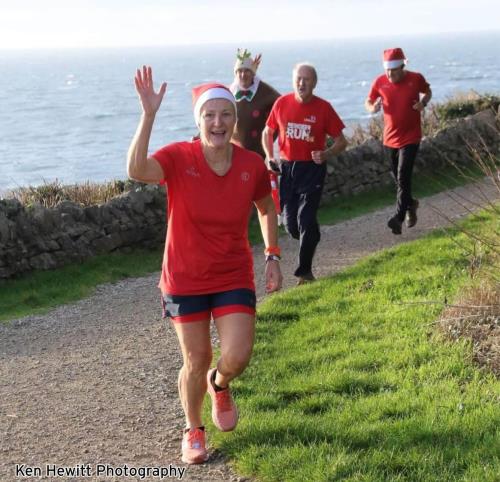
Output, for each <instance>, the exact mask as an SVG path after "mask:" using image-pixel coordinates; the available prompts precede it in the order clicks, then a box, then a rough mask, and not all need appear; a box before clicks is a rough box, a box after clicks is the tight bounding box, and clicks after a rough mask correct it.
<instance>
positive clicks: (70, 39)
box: [0, 0, 500, 49]
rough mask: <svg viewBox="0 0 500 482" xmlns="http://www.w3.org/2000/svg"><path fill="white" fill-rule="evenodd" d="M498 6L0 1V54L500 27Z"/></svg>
mask: <svg viewBox="0 0 500 482" xmlns="http://www.w3.org/2000/svg"><path fill="white" fill-rule="evenodd" d="M499 24H500V0H342V1H341V0H300V1H298V0H247V1H246V2H242V1H238V0H233V1H226V0H223V1H217V0H212V1H206V0H197V1H196V0H15V1H14V2H12V1H11V0H0V49H18V48H61V47H62V48H68V47H118V46H144V45H172V44H200V43H219V42H223V43H235V42H236V43H241V42H245V41H247V42H248V41H252V42H259V41H273V40H275V41H279V40H302V39H328V38H337V37H371V36H388V35H401V34H410V35H413V34H422V33H440V32H464V31H483V30H498V29H500V25H499Z"/></svg>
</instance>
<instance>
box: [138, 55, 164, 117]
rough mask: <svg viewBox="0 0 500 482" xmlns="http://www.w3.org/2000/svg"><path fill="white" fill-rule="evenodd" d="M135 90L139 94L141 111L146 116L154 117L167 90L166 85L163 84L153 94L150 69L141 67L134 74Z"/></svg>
mask: <svg viewBox="0 0 500 482" xmlns="http://www.w3.org/2000/svg"><path fill="white" fill-rule="evenodd" d="M134 80H135V90H136V91H137V94H139V98H140V100H141V105H142V110H143V112H144V114H146V115H152V116H154V115H155V114H156V113H157V112H158V109H159V108H160V105H161V101H162V100H163V96H164V95H165V91H166V90H167V83H166V82H163V84H161V86H160V90H159V91H158V92H155V90H154V86H153V71H152V69H151V67H149V66H148V67H147V66H145V65H143V67H142V71H141V69H137V72H136V74H135V78H134Z"/></svg>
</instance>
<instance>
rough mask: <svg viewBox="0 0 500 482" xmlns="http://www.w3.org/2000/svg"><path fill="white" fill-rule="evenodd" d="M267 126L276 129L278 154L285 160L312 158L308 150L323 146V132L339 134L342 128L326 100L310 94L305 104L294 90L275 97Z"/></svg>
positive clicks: (342, 124)
mask: <svg viewBox="0 0 500 482" xmlns="http://www.w3.org/2000/svg"><path fill="white" fill-rule="evenodd" d="M266 125H267V126H269V127H270V128H271V129H273V130H278V131H279V137H278V143H279V146H280V156H281V158H282V159H286V160H288V161H310V160H312V157H311V151H322V150H324V149H325V140H326V135H327V134H329V135H330V136H332V137H338V136H339V135H340V134H341V133H342V129H344V127H345V126H344V123H343V122H342V121H341V119H340V117H339V116H338V115H337V113H336V112H335V110H334V109H333V107H332V106H331V104H330V103H329V102H327V101H326V100H323V99H321V98H320V97H316V96H313V98H312V99H311V101H310V102H306V103H305V104H304V103H301V102H298V101H297V100H296V99H295V95H294V94H293V93H291V94H286V95H282V96H281V97H280V98H279V99H278V100H276V102H275V103H274V106H273V108H272V110H271V113H270V114H269V117H268V119H267V122H266Z"/></svg>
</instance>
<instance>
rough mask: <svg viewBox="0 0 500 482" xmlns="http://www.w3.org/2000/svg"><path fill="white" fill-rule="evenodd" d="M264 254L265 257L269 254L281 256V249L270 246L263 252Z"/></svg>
mask: <svg viewBox="0 0 500 482" xmlns="http://www.w3.org/2000/svg"><path fill="white" fill-rule="evenodd" d="M264 254H265V255H266V256H267V255H269V254H275V255H276V256H281V249H280V248H279V246H270V247H269V248H266V249H265V250H264Z"/></svg>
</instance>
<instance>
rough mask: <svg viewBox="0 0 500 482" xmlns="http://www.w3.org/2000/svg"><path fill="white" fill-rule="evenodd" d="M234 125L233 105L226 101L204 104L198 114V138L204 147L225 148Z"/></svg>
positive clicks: (211, 101)
mask: <svg viewBox="0 0 500 482" xmlns="http://www.w3.org/2000/svg"><path fill="white" fill-rule="evenodd" d="M235 124H236V111H235V108H234V105H233V104H232V103H231V102H230V101H229V100H227V99H212V100H208V101H207V102H205V103H204V104H203V106H202V108H201V112H200V138H201V142H202V144H203V145H204V146H206V147H214V148H216V149H220V148H223V147H227V146H228V145H229V142H230V141H231V136H232V135H233V131H234V126H235Z"/></svg>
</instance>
